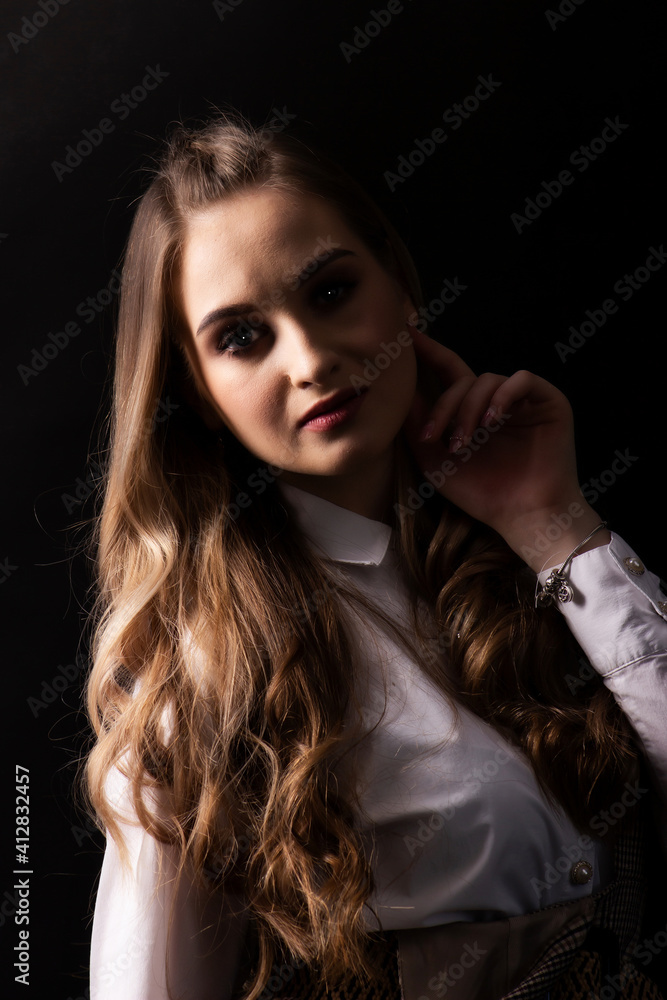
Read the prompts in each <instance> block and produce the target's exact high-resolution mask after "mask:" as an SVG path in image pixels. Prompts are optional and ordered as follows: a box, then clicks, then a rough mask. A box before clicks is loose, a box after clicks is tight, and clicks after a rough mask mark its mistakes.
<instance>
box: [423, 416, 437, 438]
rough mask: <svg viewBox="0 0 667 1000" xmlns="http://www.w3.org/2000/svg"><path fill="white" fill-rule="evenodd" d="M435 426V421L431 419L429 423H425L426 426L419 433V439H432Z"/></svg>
mask: <svg viewBox="0 0 667 1000" xmlns="http://www.w3.org/2000/svg"><path fill="white" fill-rule="evenodd" d="M434 427H435V422H434V421H433V420H429V422H428V423H427V424H424V426H423V427H422V431H421V434H420V435H419V440H420V441H430V440H431V435H432V434H433V428H434Z"/></svg>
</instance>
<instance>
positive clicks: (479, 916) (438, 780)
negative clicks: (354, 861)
mask: <svg viewBox="0 0 667 1000" xmlns="http://www.w3.org/2000/svg"><path fill="white" fill-rule="evenodd" d="M279 486H280V489H281V491H282V494H283V497H284V498H285V500H286V501H287V503H288V505H289V506H290V508H291V510H292V511H293V514H294V516H295V517H296V518H297V520H298V522H299V524H300V526H301V528H302V530H303V531H304V532H305V533H306V535H307V536H308V538H309V539H310V541H311V542H312V544H313V545H314V546H315V548H316V549H317V550H318V552H319V553H320V554H321V555H324V556H325V557H327V558H328V559H330V560H332V561H333V562H334V563H336V564H337V568H338V570H339V571H340V572H342V573H343V574H345V576H346V577H347V578H348V579H349V580H350V582H352V583H353V584H355V585H356V586H357V587H358V588H359V589H361V590H362V591H363V592H364V593H365V594H366V595H367V596H369V597H371V598H373V599H375V600H376V601H377V602H378V603H379V605H380V607H381V608H382V609H383V610H384V611H388V612H389V613H390V614H391V615H392V616H393V617H394V618H396V620H402V621H406V622H407V621H408V618H407V609H408V603H407V594H406V591H405V587H404V584H403V581H402V580H401V578H400V576H399V573H398V571H397V563H396V554H395V550H394V545H393V537H392V536H393V532H392V530H391V528H389V527H388V526H387V525H385V524H382V523H380V522H377V521H373V520H370V519H369V518H366V517H362V516H361V515H359V514H355V513H353V512H351V511H349V510H346V509H344V508H342V507H338V506H336V505H335V504H332V503H329V502H328V501H326V500H322V499H320V498H319V497H316V496H314V495H312V494H310V493H307V492H305V491H303V490H300V489H297V488H296V487H293V486H290V485H288V484H285V483H279ZM547 575H548V570H545V571H544V572H543V573H541V574H540V577H539V578H540V582H544V580H545V578H546V576H547ZM569 579H570V582H571V584H572V587H573V589H574V595H575V596H574V599H573V600H572V601H571V602H569V603H567V604H562V605H561V604H559V609H560V611H561V613H562V614H563V615H564V616H565V618H566V620H567V622H568V625H569V627H570V629H571V630H572V632H573V633H574V635H575V637H576V639H577V641H578V642H579V644H580V645H581V647H582V648H583V650H584V652H585V653H586V655H587V657H588V659H589V660H590V663H591V664H592V667H593V668H594V669H595V670H597V671H598V672H599V673H600V674H601V675H602V676H603V678H604V682H605V684H606V685H607V686H608V687H609V688H610V689H611V691H612V692H613V693H614V696H615V698H616V699H617V701H618V702H619V704H620V705H621V707H622V709H623V711H624V712H625V714H626V715H627V717H628V719H629V720H630V722H631V724H632V726H633V728H634V729H635V731H636V733H637V735H638V736H639V738H640V741H641V744H642V745H643V748H644V751H645V754H646V758H647V760H648V762H649V766H650V769H651V773H652V775H653V777H654V781H655V787H656V788H657V790H658V792H659V794H660V796H661V798H662V801H663V802H667V725H666V720H667V603H666V602H667V598H665V595H663V594H662V592H661V591H660V589H659V581H658V578H657V577H656V576H655V575H654V574H652V573H650V572H649V571H648V570H646V569H645V568H644V566H643V563H642V562H641V561H640V560H639V559H638V557H637V556H636V554H635V553H634V552H633V551H632V550H631V549H630V548H629V547H628V546H627V545H626V544H625V543H624V542H623V541H622V539H620V538H619V537H618V536H617V535H615V534H612V540H611V542H610V544H609V545H608V546H601V547H598V548H596V549H592V550H590V551H588V552H584V553H582V554H581V555H578V556H576V557H575V559H574V560H573V562H572V564H571V567H570V571H569ZM313 599H314V600H316V599H317V595H313ZM536 614H539V611H536ZM355 621H356V625H355V624H354V623H355ZM352 622H353V636H354V638H355V639H356V644H355V646H354V654H355V657H356V662H355V665H354V669H355V670H356V671H357V672H358V677H357V678H356V681H357V684H358V688H357V690H358V691H359V693H360V697H361V698H362V701H363V707H364V721H368V722H369V723H370V725H373V724H374V723H375V721H377V719H378V718H379V717H380V716H381V715H382V719H381V721H380V723H379V725H378V726H377V728H375V729H373V730H372V731H371V732H370V733H369V735H368V736H366V738H365V739H364V741H363V744H362V746H361V749H360V750H359V751H358V752H357V754H356V756H355V758H354V768H355V772H356V774H357V781H358V782H359V794H360V801H361V806H362V813H361V815H360V816H359V828H360V830H361V831H362V836H363V838H364V841H365V843H366V845H367V848H368V851H369V853H370V852H371V851H372V854H370V856H371V857H372V864H373V870H374V875H375V882H376V891H375V893H374V895H373V897H372V898H371V899H370V900H369V903H368V906H367V909H366V913H367V925H368V927H369V929H371V930H373V929H382V930H390V929H400V928H413V927H428V926H433V925H437V924H443V923H448V922H451V921H460V920H484V919H495V918H496V917H499V916H503V915H505V916H516V915H519V914H524V913H530V912H532V911H535V910H539V909H542V908H543V907H546V906H549V905H551V904H554V903H561V902H567V901H570V900H574V899H578V898H580V897H582V896H587V895H590V894H592V893H595V892H597V891H598V890H599V889H600V888H603V887H604V886H605V885H606V884H607V882H608V881H609V880H610V878H611V877H612V861H611V856H610V853H609V850H608V848H607V847H606V846H605V845H604V844H603V843H602V842H601V841H600V839H599V837H600V836H603V835H604V833H605V832H606V830H607V829H608V828H609V827H610V826H613V825H614V824H615V823H617V822H618V821H619V819H620V818H621V817H622V816H623V815H624V814H625V812H626V811H627V810H628V809H631V808H632V807H633V805H634V804H635V803H636V802H637V801H638V800H639V799H640V798H642V797H643V796H644V795H645V794H646V793H647V792H648V791H649V789H648V788H644V787H643V785H641V784H640V783H634V784H632V783H628V785H627V787H626V789H625V791H624V792H623V795H622V797H621V801H619V802H618V803H615V804H614V805H613V806H612V807H611V809H610V811H609V812H603V813H600V814H599V815H598V816H596V817H594V818H593V820H592V822H591V824H590V833H580V832H579V831H578V830H577V829H576V828H575V827H574V826H573V825H572V823H571V821H570V820H569V819H568V817H567V816H566V814H565V813H564V812H563V811H562V810H561V809H560V807H555V806H552V805H550V804H549V802H548V801H547V800H546V798H545V796H544V795H543V793H542V792H541V791H540V789H539V787H538V784H537V782H536V780H535V777H534V775H533V772H532V769H531V767H530V765H529V764H528V762H527V760H526V759H525V758H524V757H523V755H522V754H521V753H520V752H519V751H517V750H516V749H515V748H513V747H511V746H510V745H509V744H508V743H507V742H506V741H505V740H504V739H503V737H502V736H501V735H500V734H499V733H497V732H496V731H495V729H493V727H491V726H490V725H488V724H487V723H485V722H483V721H482V720H481V719H480V718H478V717H477V716H476V715H474V714H473V713H472V712H470V711H469V710H468V709H466V708H463V707H462V706H457V710H458V720H457V718H456V716H455V714H454V712H453V711H452V708H451V705H450V703H449V701H448V699H447V698H446V697H445V695H444V694H442V693H441V691H440V689H439V688H436V686H435V685H434V684H433V683H432V682H431V681H430V679H429V678H428V677H427V676H426V675H425V674H424V673H423V671H422V670H421V669H420V668H419V666H418V665H417V664H416V663H415V662H414V661H413V660H412V659H411V658H410V657H408V655H407V654H406V652H405V651H404V650H403V648H402V647H399V646H398V645H396V644H395V643H394V642H393V641H392V640H391V639H390V638H389V637H388V636H386V635H385V634H383V633H380V632H379V631H378V630H377V628H375V627H374V626H373V625H372V624H371V622H367V623H365V627H364V626H362V625H361V623H360V622H359V621H358V620H356V619H355V618H354V617H353V619H352ZM588 670H590V667H588V666H587V665H586V664H583V663H582V664H580V663H575V664H572V667H571V671H570V677H571V683H572V688H573V690H576V689H577V686H578V685H579V684H581V682H582V681H583V680H585V678H586V676H587V671H588ZM385 687H386V703H385ZM383 713H384V714H383ZM111 787H112V788H113V789H114V794H115V795H116V797H117V801H118V803H119V808H121V809H122V810H123V812H124V813H125V814H126V816H127V823H126V824H124V825H123V832H124V833H125V835H126V840H127V842H128V844H129V847H130V852H131V872H130V873H126V872H124V871H123V870H122V869H121V866H120V860H119V855H118V851H117V847H116V845H115V843H114V842H113V840H112V839H111V838H108V840H107V846H106V850H105V854H104V860H103V864H102V872H101V876H100V883H99V888H98V892H97V899H96V904H95V914H94V921H93V934H92V948H91V1000H115V998H117V997H118V998H120V997H122V998H123V1000H167V993H166V986H165V973H164V966H165V961H166V959H167V957H168V959H169V963H170V970H171V973H170V974H171V977H172V982H173V985H174V987H175V989H176V991H177V993H178V991H179V990H180V991H182V993H179V994H178V995H179V996H181V995H182V997H183V1000H186V998H187V1000H214V998H215V1000H221V998H226V997H228V996H229V993H230V991H231V988H232V984H233V980H234V976H235V973H236V969H237V964H238V956H239V952H240V946H241V942H242V940H243V933H244V929H245V918H244V916H243V915H242V904H241V902H240V901H237V902H236V903H234V901H232V900H230V901H229V903H228V904H227V905H228V908H229V909H228V912H227V911H226V912H225V913H224V914H222V915H221V914H220V912H219V906H218V909H217V910H216V911H215V912H213V911H212V908H211V907H210V906H209V908H208V911H203V912H202V911H201V905H202V902H201V900H200V899H199V898H198V896H197V893H196V892H195V891H194V889H193V888H192V887H188V886H184V885H182V887H181V890H180V895H179V898H178V899H177V900H176V901H175V903H176V905H175V907H174V911H173V912H174V920H175V924H174V927H173V930H172V934H171V938H170V941H169V944H167V939H166V927H167V922H168V920H169V915H170V910H171V906H172V903H173V902H174V900H173V893H172V892H170V889H169V886H168V885H167V886H161V887H160V888H157V889H156V886H157V853H156V844H155V842H154V840H153V838H152V837H151V836H150V835H149V834H148V833H147V832H146V831H145V830H144V829H143V828H142V827H141V826H139V825H137V824H136V821H135V822H134V823H133V821H132V817H133V810H132V807H131V805H130V803H129V800H128V797H127V788H126V785H125V779H124V778H122V776H121V775H120V773H119V772H114V774H113V775H112V777H111ZM167 853H168V859H169V863H170V864H172V863H173V861H172V860H171V856H170V855H169V852H167Z"/></svg>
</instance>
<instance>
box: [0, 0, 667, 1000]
mask: <svg viewBox="0 0 667 1000" xmlns="http://www.w3.org/2000/svg"><path fill="white" fill-rule="evenodd" d="M0 21H1V24H2V32H1V33H0V73H1V74H2V79H3V81H4V87H3V90H2V119H1V120H2V128H3V134H2V147H1V148H2V163H3V179H2V188H1V191H2V208H1V210H0V231H1V233H0V254H1V255H2V259H1V268H2V276H3V283H4V303H5V304H4V307H3V310H2V316H3V320H4V323H3V327H4V336H3V338H2V351H3V366H2V371H3V378H4V383H5V388H4V390H3V393H2V400H3V403H4V404H6V412H5V417H4V421H3V426H4V428H5V432H4V435H3V443H4V446H5V457H4V460H3V471H4V472H5V475H4V482H5V491H4V492H5V501H6V504H7V511H6V514H5V516H4V518H3V526H4V529H5V530H4V540H3V542H2V547H1V548H0V560H1V561H2V563H1V566H0V583H1V584H2V590H1V591H0V594H1V596H2V607H3V610H4V612H5V613H6V622H7V624H6V626H5V629H4V635H5V637H6V641H5V643H4V649H3V652H4V654H5V656H4V662H5V666H4V677H5V679H6V683H7V686H8V689H9V692H10V698H9V700H8V702H7V704H6V707H5V713H4V718H5V725H4V726H3V731H4V736H5V737H6V739H7V745H6V749H5V752H4V754H3V757H2V761H3V767H2V789H1V791H2V794H3V796H4V797H5V799H6V805H5V806H4V807H3V808H4V810H5V811H4V812H3V816H4V817H5V820H4V821H3V829H4V830H5V834H6V837H5V839H3V845H2V865H1V867H0V897H1V898H0V939H1V940H2V944H3V956H4V955H6V956H7V959H6V960H5V958H4V957H3V961H2V968H0V977H1V978H2V986H1V987H0V990H1V991H2V995H11V994H12V990H13V989H14V988H15V989H16V995H17V996H18V995H23V996H25V995H32V996H35V997H40V998H41V997H47V996H48V997H49V998H54V1000H58V998H62V1000H66V998H71V1000H74V998H79V997H87V996H88V993H87V991H86V981H85V968H86V964H87V958H88V946H89V935H90V919H89V904H90V900H91V896H92V893H93V890H94V886H95V879H96V876H97V872H98V870H99V865H100V863H101V847H102V843H103V842H102V839H101V838H100V837H99V835H98V834H95V833H94V832H93V830H92V827H91V826H90V824H89V823H88V824H87V822H86V820H85V818H84V817H83V816H82V815H81V814H80V813H79V812H77V811H76V808H75V805H74V802H73V795H72V783H73V779H74V775H75V768H76V760H77V756H78V755H79V754H80V753H81V751H82V748H83V746H84V739H85V736H86V720H85V717H84V715H83V714H82V712H81V708H80V705H81V686H82V681H83V678H84V676H85V672H86V669H87V656H86V647H85V643H83V642H82V640H81V630H82V625H83V622H84V619H85V612H86V608H87V606H88V596H87V588H88V586H89V582H90V581H89V575H88V569H89V566H88V562H87V559H86V557H85V554H84V553H83V552H81V551H80V550H78V549H77V546H80V545H81V544H82V543H83V541H84V540H85V537H86V536H85V528H81V527H80V525H81V524H82V523H84V524H85V521H86V519H87V518H89V517H90V516H91V514H92V511H93V507H92V503H91V494H92V483H93V480H94V478H95V463H94V460H93V459H94V455H95V451H96V448H97V447H98V445H99V432H100V427H101V426H102V420H103V417H104V412H105V405H106V398H107V397H106V393H107V388H108V373H109V370H110V358H111V352H112V331H113V323H114V315H115V307H116V295H115V290H116V282H115V274H114V270H115V268H116V267H117V266H118V262H119V257H120V254H121V252H122V248H123V243H124V239H125V237H126V234H127V230H128V226H129V223H130V219H131V215H132V203H133V200H134V199H135V198H136V196H137V194H138V193H139V192H140V191H141V190H142V184H143V183H144V176H143V174H142V168H143V167H144V166H145V165H146V163H147V162H148V156H149V155H150V153H151V151H152V150H153V149H154V148H155V145H156V140H157V139H159V137H161V136H162V135H163V134H164V132H165V130H166V128H167V127H168V124H169V123H170V122H172V121H174V120H175V119H178V118H181V117H186V118H187V117H192V116H195V117H198V116H201V115H205V114H206V113H207V112H208V111H209V109H210V108H211V107H212V106H218V107H225V106H227V105H232V106H233V107H236V108H238V109H239V110H241V111H242V112H244V113H245V114H246V115H248V116H249V117H250V118H251V119H252V120H253V121H255V122H257V123H263V122H265V121H269V120H271V119H276V120H277V121H276V124H280V125H282V126H283V127H284V128H286V129H290V130H293V131H294V132H295V134H298V135H300V136H301V137H302V138H304V139H306V140H307V141H309V142H311V143H314V144H317V145H320V146H322V147H323V148H325V149H326V150H327V151H328V152H329V153H330V154H331V155H333V156H334V157H336V158H338V159H339V160H340V161H342V162H343V163H344V164H345V165H346V166H347V167H348V168H349V169H350V170H351V171H352V172H353V173H355V174H356V175H357V176H358V177H359V178H360V179H361V180H362V182H364V183H365V184H366V185H367V187H368V188H369V189H370V191H371V192H372V193H373V194H374V195H375V196H376V197H377V199H378V200H379V202H380V204H381V205H382V206H383V208H384V209H385V210H386V211H387V212H388V214H389V215H390V217H391V218H392V220H393V221H394V223H395V224H396V226H397V227H398V229H399V230H400V231H401V233H402V235H403V236H404V238H405V240H406V242H407V244H408V246H409V248H410V249H411V251H412V252H413V254H414V256H415V259H416V261H417V264H418V267H419V269H420V272H421V275H422V278H423V284H424V288H425V292H426V299H427V301H428V300H431V299H438V298H439V296H440V290H441V288H442V287H443V283H444V281H445V279H449V280H450V282H452V283H455V282H458V287H459V288H462V287H463V286H465V290H463V291H461V294H460V295H459V296H457V297H456V299H455V301H454V302H453V303H448V304H447V305H446V306H445V308H444V311H443V313H442V315H440V316H439V317H438V318H437V319H436V320H435V323H434V325H433V327H432V329H433V332H434V333H435V334H436V335H437V336H438V337H440V338H442V339H443V340H444V341H446V342H447V343H448V344H450V345H451V346H453V347H454V348H455V349H457V350H459V351H460V352H461V353H462V354H463V355H464V356H465V358H466V360H468V361H469V362H470V363H471V364H472V365H473V367H475V368H476V369H477V370H479V371H483V370H490V371H501V372H506V373H508V374H509V373H511V372H512V371H514V370H516V369H517V368H529V369H531V370H534V371H536V372H538V373H539V374H541V375H542V376H544V377H546V378H548V379H550V380H551V381H553V382H555V383H556V384H557V385H558V386H559V387H561V388H562V389H563V390H564V391H565V392H566V393H567V394H568V395H569V397H570V399H571V401H572V404H573V406H574V410H575V415H576V420H577V428H578V431H577V433H578V449H579V471H580V481H581V482H582V484H584V483H585V484H587V490H588V497H589V499H590V498H591V494H592V492H597V493H599V494H600V496H599V501H598V503H597V507H598V509H599V510H600V512H601V513H602V514H604V515H606V516H607V517H608V518H609V520H610V522H611V525H612V527H614V528H616V529H617V530H618V531H619V532H620V533H621V534H623V535H624V536H625V537H626V539H627V540H628V541H629V542H630V543H631V544H632V545H633V546H634V547H635V548H636V549H637V550H638V551H639V554H640V555H641V556H643V557H644V558H645V559H646V560H647V561H648V562H649V565H650V566H651V567H652V568H653V569H654V570H655V571H656V572H657V573H658V574H663V575H667V574H665V570H664V567H665V560H666V556H667V549H666V546H665V542H664V536H663V532H662V530H661V529H662V518H661V513H662V510H661V502H660V501H661V498H660V497H659V495H658V490H657V485H658V483H657V475H656V472H657V459H658V456H659V455H660V454H661V445H662V434H661V431H662V428H663V426H664V420H663V412H662V406H663V400H664V396H663V394H662V392H661V390H662V381H663V367H664V362H663V357H664V351H663V339H664V327H663V321H662V308H661V297H662V292H663V289H664V277H665V273H666V272H667V267H665V266H662V265H663V262H664V243H663V241H665V240H666V239H667V221H666V218H665V212H664V208H665V198H664V193H663V192H664V181H663V178H664V166H663V162H662V144H661V142H660V139H661V138H662V136H661V133H662V130H663V115H662V113H661V112H662V109H663V107H664V101H665V88H664V87H663V79H662V76H663V72H664V62H663V61H661V60H660V55H661V53H662V50H663V46H664V39H665V32H664V27H665V24H664V21H665V15H664V8H663V6H662V4H660V3H659V2H658V0H637V2H635V3H633V4H628V3H618V2H616V0H604V2H602V0H578V2H575V0H560V4H558V3H554V4H553V6H551V7H548V6H545V5H543V4H542V3H539V2H529V0H511V2H505V3H492V2H489V0H474V2H464V0H455V2H454V0H447V2H443V3H436V2H434V0H431V2H428V0H403V3H400V2H399V0H392V2H391V3H389V4H387V3H386V2H385V0H378V2H377V3H376V4H373V3H372V2H371V0H336V2H334V0H320V2H317V3H316V2H310V3H308V2H300V0H279V2H267V0H230V2H229V3H224V2H221V0H218V2H216V3H211V2H208V0H207V2H203V0H195V2H188V3H186V2H178V0H160V2H157V0H152V2H151V0H144V2H137V0H115V2H113V3H112V2H110V0H99V2H92V0H88V2H85V0H69V2H68V3H66V4H64V5H63V4H61V3H59V0H35V2H29V3H25V2H20V3H19V2H15V0H4V3H3V6H2V11H1V13H0ZM483 81H486V82H485V83H484V82H483ZM476 88H477V90H478V98H479V97H483V99H481V100H477V99H475V97H474V94H475V90H476ZM456 105H458V106H459V110H457V108H456ZM460 112H463V113H462V114H461V113H460ZM436 129H440V130H441V131H440V132H436V138H437V139H439V140H440V141H439V142H438V141H433V138H431V137H432V134H433V131H434V130H436ZM443 136H444V137H445V138H443ZM582 147H583V149H582ZM399 167H400V170H399ZM563 171H569V173H568V175H567V176H566V177H565V178H564V177H563ZM559 175H560V181H559V180H558V178H559ZM563 180H565V181H567V183H562V182H563ZM559 186H560V190H559ZM530 202H532V207H531V204H530ZM529 215H532V216H533V218H532V219H531V218H529V217H528V216H529ZM647 260H648V266H647ZM609 300H612V301H611V303H610V301H609ZM604 303H607V312H605V310H604V305H603V304H604ZM436 308H438V306H436ZM603 320H604V322H603ZM582 324H588V325H584V326H583V332H582V330H581V328H582ZM559 344H560V345H565V347H564V346H561V347H558V345H559ZM619 454H620V456H625V458H624V461H623V462H621V461H619V460H617V459H619ZM593 480H597V481H598V483H599V487H601V489H600V488H599V487H598V486H596V485H595V484H594V482H593ZM16 765H20V766H21V767H23V768H27V769H29V776H30V787H31V797H30V838H31V839H30V870H31V871H32V872H33V874H32V875H31V876H30V890H31V891H30V911H29V916H30V924H29V929H30V949H31V952H32V962H31V980H30V981H31V985H30V987H29V988H26V987H19V986H15V984H14V981H13V977H14V972H15V970H14V969H12V968H11V967H10V966H11V963H12V962H13V961H14V959H9V957H8V956H9V954H10V952H11V950H12V949H13V947H14V945H15V944H16V943H17V941H18V937H17V933H18V929H19V928H18V927H17V925H16V924H15V923H14V909H15V907H16V905H17V903H18V897H17V896H16V893H15V890H14V889H13V886H14V884H15V880H16V877H15V876H14V875H13V871H14V866H15V865H18V863H17V862H15V861H14V847H13V844H14V823H13V812H14V805H15V802H14V799H15V795H14V769H15V766H16ZM21 773H28V772H21ZM19 877H20V876H19ZM664 924H665V914H664V913H663V914H662V922H661V923H659V924H658V925H656V926H659V927H661V928H662V927H664ZM24 926H25V925H24ZM5 948H6V951H5V950H4V949H5ZM5 983H6V984H7V986H6V987H5ZM5 990H6V992H5Z"/></svg>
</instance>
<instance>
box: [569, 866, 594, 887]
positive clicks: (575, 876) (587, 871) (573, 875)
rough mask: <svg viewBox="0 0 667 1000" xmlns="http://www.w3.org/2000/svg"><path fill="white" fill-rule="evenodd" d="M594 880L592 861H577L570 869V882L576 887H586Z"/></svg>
mask: <svg viewBox="0 0 667 1000" xmlns="http://www.w3.org/2000/svg"><path fill="white" fill-rule="evenodd" d="M592 878H593V865H592V864H591V863H590V861H577V862H576V864H574V865H572V867H571V868H570V881H571V882H573V883H574V884H575V885H586V883H587V882H590V880H591V879H592Z"/></svg>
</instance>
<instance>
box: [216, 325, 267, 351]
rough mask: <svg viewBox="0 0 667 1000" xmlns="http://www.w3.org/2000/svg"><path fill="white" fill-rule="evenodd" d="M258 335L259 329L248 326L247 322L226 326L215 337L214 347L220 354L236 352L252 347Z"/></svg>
mask: <svg viewBox="0 0 667 1000" xmlns="http://www.w3.org/2000/svg"><path fill="white" fill-rule="evenodd" d="M258 336H259V330H257V329H256V328H255V327H254V326H250V324H249V323H245V322H244V323H236V324H234V325H233V326H226V327H225V328H224V330H221V331H220V333H219V335H218V337H217V340H216V345H215V349H216V351H218V352H219V353H220V354H238V353H239V352H240V351H244V350H247V348H248V347H252V345H253V344H254V343H255V342H256V340H257V338H258Z"/></svg>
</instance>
